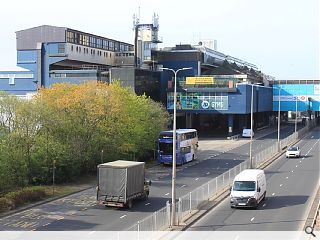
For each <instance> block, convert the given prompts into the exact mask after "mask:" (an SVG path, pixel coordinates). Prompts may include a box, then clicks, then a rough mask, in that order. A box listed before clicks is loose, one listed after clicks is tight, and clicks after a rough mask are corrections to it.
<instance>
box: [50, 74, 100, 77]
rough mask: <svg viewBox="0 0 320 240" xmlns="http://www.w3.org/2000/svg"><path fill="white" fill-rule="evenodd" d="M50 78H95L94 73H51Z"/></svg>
mask: <svg viewBox="0 0 320 240" xmlns="http://www.w3.org/2000/svg"><path fill="white" fill-rule="evenodd" d="M50 77H51V78H67V77H68V78H73V77H97V74H96V73H51V74H50Z"/></svg>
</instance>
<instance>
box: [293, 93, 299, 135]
mask: <svg viewBox="0 0 320 240" xmlns="http://www.w3.org/2000/svg"><path fill="white" fill-rule="evenodd" d="M297 121H298V96H296V119H295V122H294V132H295V133H296V132H297Z"/></svg>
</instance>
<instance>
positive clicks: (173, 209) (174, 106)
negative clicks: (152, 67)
mask: <svg viewBox="0 0 320 240" xmlns="http://www.w3.org/2000/svg"><path fill="white" fill-rule="evenodd" d="M189 69H192V67H188V68H180V69H178V70H173V69H171V68H160V70H166V71H171V72H173V73H174V93H173V152H172V194H171V198H172V200H171V202H172V211H171V226H175V225H176V186H175V185H176V137H177V136H176V130H177V122H176V117H177V116H176V115H177V106H176V105H177V74H178V72H179V71H184V70H189Z"/></svg>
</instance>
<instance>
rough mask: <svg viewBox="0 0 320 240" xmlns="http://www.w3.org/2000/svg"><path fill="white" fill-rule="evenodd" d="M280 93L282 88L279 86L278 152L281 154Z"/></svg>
mask: <svg viewBox="0 0 320 240" xmlns="http://www.w3.org/2000/svg"><path fill="white" fill-rule="evenodd" d="M280 91H281V88H280V86H279V98H278V102H279V103H278V152H280V107H281V105H280V100H281V98H280Z"/></svg>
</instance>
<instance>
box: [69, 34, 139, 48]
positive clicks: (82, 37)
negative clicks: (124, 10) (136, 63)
mask: <svg viewBox="0 0 320 240" xmlns="http://www.w3.org/2000/svg"><path fill="white" fill-rule="evenodd" d="M67 42H69V43H75V44H80V45H84V46H88V47H92V48H100V49H106V50H110V51H116V52H118V51H132V50H133V46H132V45H129V44H125V43H121V42H118V41H113V40H109V39H105V38H99V37H96V36H91V35H88V34H83V33H79V32H74V31H67Z"/></svg>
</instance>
